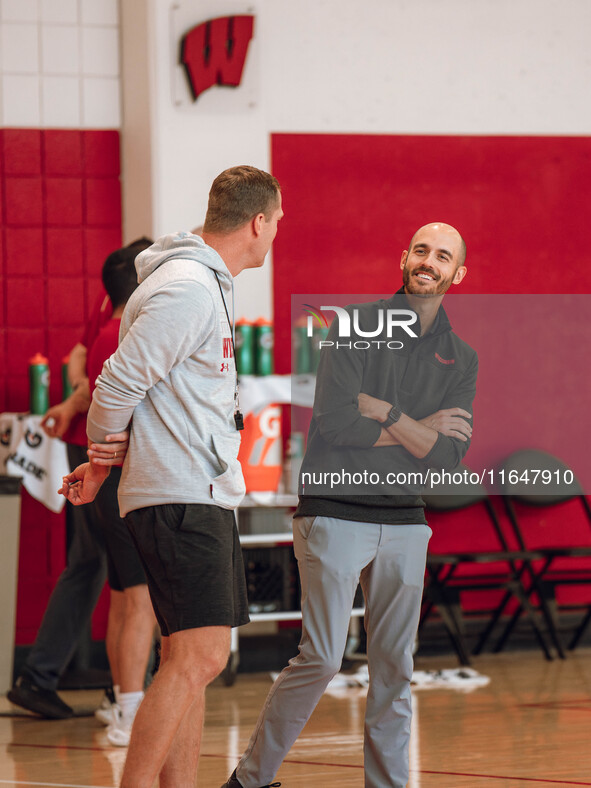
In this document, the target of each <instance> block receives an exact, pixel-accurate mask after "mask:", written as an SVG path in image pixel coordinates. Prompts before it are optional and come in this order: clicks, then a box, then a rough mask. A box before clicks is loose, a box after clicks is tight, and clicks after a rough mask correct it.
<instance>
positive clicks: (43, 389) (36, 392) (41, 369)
mask: <svg viewBox="0 0 591 788" xmlns="http://www.w3.org/2000/svg"><path fill="white" fill-rule="evenodd" d="M48 408H49V361H48V360H47V359H46V358H45V356H43V355H41V353H36V354H35V355H34V356H33V358H32V359H31V360H30V361H29V409H30V411H31V413H32V414H33V415H35V416H42V415H43V414H44V413H46V412H47V410H48Z"/></svg>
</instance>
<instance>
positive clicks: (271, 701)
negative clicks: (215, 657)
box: [222, 222, 478, 788]
mask: <svg viewBox="0 0 591 788" xmlns="http://www.w3.org/2000/svg"><path fill="white" fill-rule="evenodd" d="M465 259H466V245H465V243H464V240H463V239H462V237H461V235H460V234H459V232H458V231H457V230H456V229H455V228H453V227H451V226H450V225H448V224H445V223H442V222H435V223H431V224H428V225H425V226H423V227H421V228H420V229H419V230H417V232H416V233H415V234H414V236H413V237H412V239H411V242H410V244H409V247H408V249H406V250H404V252H403V253H402V258H401V261H400V268H401V270H402V281H403V287H402V288H401V289H400V290H399V291H398V292H397V293H396V294H395V295H394V296H392V298H390V299H387V300H383V301H375V302H372V303H369V304H368V303H365V304H355V305H352V306H349V307H347V308H346V312H347V314H348V315H349V317H350V318H351V320H350V321H345V322H348V323H349V329H350V327H351V325H352V326H353V332H354V333H355V330H357V334H358V337H357V339H358V340H359V341H355V337H354V336H349V338H348V340H345V339H343V338H342V337H343V334H342V333H341V334H339V325H340V323H341V318H342V317H346V316H345V315H343V314H341V315H339V320H335V321H334V322H333V325H332V328H331V331H330V333H329V336H328V340H327V342H326V345H325V347H324V348H323V349H322V352H321V356H320V364H319V368H318V375H317V382H316V393H315V399H314V411H313V418H312V421H311V425H310V431H309V433H308V444H307V449H306V455H305V457H304V461H303V463H302V469H301V476H300V480H301V481H303V482H304V489H303V490H302V487H301V486H300V490H301V492H303V493H305V494H301V495H300V497H299V505H298V509H297V511H296V514H295V517H294V524H293V532H294V551H295V554H296V557H297V560H298V567H299V572H300V579H301V586H302V639H301V642H300V646H299V654H298V656H297V657H295V658H294V659H292V660H291V661H290V663H289V665H288V666H287V667H286V668H285V670H283V672H282V673H281V674H280V676H279V677H278V678H277V680H276V681H275V683H274V684H273V687H272V688H271V691H270V693H269V696H268V698H267V700H266V703H265V706H264V707H263V710H262V712H261V714H260V717H259V720H258V722H257V725H256V727H255V730H254V732H253V734H252V737H251V739H250V742H249V744H248V747H247V749H246V751H245V753H244V755H243V756H242V759H241V760H240V762H239V764H238V766H237V768H236V770H235V771H234V773H233V774H232V776H231V777H230V778H229V779H228V781H227V782H226V783H225V784H224V786H222V788H266V786H270V785H280V783H271V780H273V778H274V777H275V774H276V773H277V770H278V769H279V766H280V765H281V763H282V761H283V759H284V758H285V756H286V755H287V753H288V751H289V749H290V747H291V746H292V744H293V743H294V742H295V740H296V738H297V737H298V735H299V734H300V732H301V730H302V728H303V727H304V725H305V724H306V721H307V720H308V718H309V717H310V715H311V714H312V712H313V710H314V708H315V706H316V704H317V703H318V700H319V699H320V697H321V696H322V693H323V692H324V690H325V688H326V686H327V684H328V682H329V681H330V680H331V679H332V678H333V676H334V675H335V673H337V671H338V670H339V669H340V666H341V662H342V658H343V653H344V649H345V644H346V640H347V632H348V625H349V619H350V615H351V609H352V607H353V600H354V596H355V592H356V589H357V585H358V583H359V582H360V583H361V586H362V589H363V593H364V597H365V628H366V632H367V658H368V663H369V677H370V680H369V690H368V695H367V706H366V714H365V734H364V735H365V742H364V769H365V788H402V786H405V785H406V783H407V780H408V772H409V757H408V747H409V739H410V722H411V713H412V710H411V692H410V680H411V677H412V669H413V657H412V651H413V644H414V640H415V636H416V631H417V626H418V621H419V614H420V606H421V597H422V591H423V580H424V574H425V562H426V554H427V545H428V542H429V537H430V536H431V530H430V528H429V527H428V525H427V522H426V520H425V514H424V502H423V500H422V499H421V497H420V488H421V485H420V484H417V485H414V486H413V484H405V483H404V479H406V478H409V479H410V478H415V479H416V478H418V476H414V477H411V474H413V473H414V474H423V475H424V474H425V473H426V471H427V470H428V469H429V468H438V469H446V470H451V469H452V468H454V467H455V466H456V465H457V464H458V463H459V462H460V461H461V460H462V458H463V457H464V455H465V453H466V451H467V449H468V447H469V444H470V438H471V435H472V426H471V412H472V411H471V409H472V401H473V399H474V394H475V387H476V375H477V369H478V359H477V355H476V353H475V352H474V350H472V348H470V347H469V346H468V345H467V344H466V343H465V342H463V341H462V340H461V339H460V338H459V337H457V336H456V335H455V334H454V333H453V331H452V328H451V325H450V323H449V320H448V318H447V315H446V314H445V311H444V309H443V307H442V306H441V302H442V299H443V296H444V294H445V293H446V292H447V290H448V289H449V288H450V286H451V285H452V284H454V285H458V284H460V282H461V281H462V279H463V278H464V276H465V275H466V272H467V269H466V265H465ZM381 310H385V313H386V314H387V315H389V316H390V317H391V318H392V317H393V318H400V316H402V319H401V320H400V322H401V323H404V322H405V321H407V322H408V326H407V327H408V329H409V331H410V332H411V333H409V331H406V330H402V328H401V329H399V335H400V338H398V336H399V335H398V334H396V335H395V336H394V338H393V335H391V334H389V333H388V331H390V329H391V328H392V321H391V320H390V321H389V320H384V317H383V316H384V311H381ZM388 310H402V311H400V312H398V311H393V312H388ZM380 314H381V318H380ZM380 320H382V321H383V322H382V323H380ZM380 324H381V325H382V327H383V330H382V332H381V333H378V332H377V330H376V326H379V325H380ZM398 325H400V324H398ZM413 335H414V336H413ZM368 337H372V340H371V341H369V340H368V339H367V338H368ZM390 340H392V341H390ZM347 343H349V344H350V346H351V347H348V346H347ZM337 469H342V470H343V471H344V472H348V473H349V477H344V478H343V480H342V483H341V484H340V486H338V485H337V486H333V481H332V477H330V474H329V477H330V478H331V481H330V485H329V484H327V483H326V472H327V471H333V470H337ZM388 472H390V473H394V474H395V476H396V479H397V482H396V484H395V485H389V486H388V485H386V486H383V484H384V482H383V480H384V479H385V478H386V473H388ZM363 474H365V477H366V478H367V477H369V476H371V475H372V474H373V476H371V478H374V479H375V478H378V479H379V481H378V482H377V484H374V485H372V484H365V482H362V483H360V484H355V483H354V484H352V483H351V481H350V478H353V479H354V478H355V477H359V476H363ZM343 476H344V474H343ZM323 479H324V483H323V481H322V480H323ZM401 479H402V480H403V481H402V482H401V481H400V480H401ZM385 492H387V494H384V493H385Z"/></svg>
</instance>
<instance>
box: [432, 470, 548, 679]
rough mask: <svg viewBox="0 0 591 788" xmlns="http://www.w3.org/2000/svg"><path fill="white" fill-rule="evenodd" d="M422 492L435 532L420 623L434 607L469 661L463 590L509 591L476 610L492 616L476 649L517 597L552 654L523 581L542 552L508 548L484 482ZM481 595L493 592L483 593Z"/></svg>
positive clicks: (464, 661)
mask: <svg viewBox="0 0 591 788" xmlns="http://www.w3.org/2000/svg"><path fill="white" fill-rule="evenodd" d="M457 471H459V472H461V473H463V472H464V471H467V473H468V474H470V471H469V470H468V469H467V468H465V466H459V468H457V469H456V472H457ZM422 497H423V500H424V501H425V503H426V516H427V520H428V521H430V522H431V523H432V526H433V531H434V535H433V537H432V539H431V544H430V546H429V555H428V556H427V575H428V578H427V579H428V582H427V586H426V589H425V594H424V603H423V608H422V611H421V620H420V623H419V628H420V627H421V626H422V625H423V624H424V623H425V621H426V620H427V618H428V617H429V615H430V614H431V612H432V610H433V609H434V608H435V609H436V610H437V611H438V612H439V614H440V616H441V618H442V620H443V623H444V625H445V627H446V630H447V633H448V635H449V637H450V639H451V641H452V644H453V647H454V649H455V651H456V653H457V655H458V658H459V661H460V663H461V664H469V663H470V659H469V656H468V649H467V646H466V641H465V628H464V617H463V615H464V614H466V615H467V614H468V611H464V614H463V612H462V607H461V604H460V594H461V593H462V592H465V591H479V592H488V591H497V592H503V591H504V592H505V594H504V596H503V598H502V599H501V601H500V602H499V601H498V594H497V595H496V597H497V599H496V600H495V601H494V602H493V604H492V605H489V606H488V607H486V609H484V610H483V609H479V610H477V611H472V612H473V613H475V614H477V615H479V616H482V615H483V613H486V614H488V616H489V621H488V624H487V626H486V627H485V628H484V630H483V631H482V632H481V633H480V635H479V638H478V642H477V644H476V646H475V647H474V649H473V653H475V654H477V653H479V652H480V651H481V650H482V648H483V647H484V645H485V643H486V642H487V640H488V638H489V636H490V634H491V632H492V631H493V629H494V627H495V625H496V624H497V622H498V620H499V618H500V616H501V614H502V613H503V611H504V610H505V608H506V607H507V603H508V601H509V600H511V599H515V600H517V602H518V604H519V606H520V607H521V608H522V609H524V610H525V612H526V617H527V618H528V621H529V622H530V624H531V626H532V629H533V631H534V633H535V635H536V638H537V640H538V642H539V645H540V648H541V649H542V652H543V653H544V656H545V657H546V659H549V660H550V659H552V654H551V652H550V649H549V647H548V645H547V643H546V638H545V636H544V632H543V631H542V627H541V626H540V622H539V621H538V616H537V613H536V611H535V610H534V608H533V606H532V605H531V603H530V601H529V596H528V593H527V591H526V589H525V588H524V587H523V584H522V575H523V573H524V571H525V570H526V567H527V566H528V563H529V562H531V561H532V560H535V559H536V558H539V557H540V556H539V554H535V553H532V552H531V551H527V550H515V551H512V550H510V549H509V547H508V545H507V542H506V539H505V536H504V534H503V531H502V529H501V527H500V524H499V521H498V518H497V514H496V512H495V509H494V507H493V505H492V503H491V500H490V498H489V497H488V495H487V492H486V490H485V488H484V487H483V486H482V484H480V483H476V484H473V483H468V484H463V485H461V486H457V487H454V493H453V494H439V493H438V494H427V495H425V494H423V496H422ZM462 510H466V512H465V514H460V512H462ZM439 545H441V547H440V546H439ZM480 596H481V597H486V596H490V595H487V594H486V593H483V594H480Z"/></svg>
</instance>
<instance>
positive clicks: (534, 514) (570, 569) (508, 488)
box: [496, 449, 591, 651]
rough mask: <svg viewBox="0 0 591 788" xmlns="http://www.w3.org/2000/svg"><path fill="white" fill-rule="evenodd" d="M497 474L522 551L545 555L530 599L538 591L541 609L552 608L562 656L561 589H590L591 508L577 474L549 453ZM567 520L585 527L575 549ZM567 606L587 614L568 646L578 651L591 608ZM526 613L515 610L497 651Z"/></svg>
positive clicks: (510, 463)
mask: <svg viewBox="0 0 591 788" xmlns="http://www.w3.org/2000/svg"><path fill="white" fill-rule="evenodd" d="M498 472H499V475H500V476H501V480H502V486H503V492H504V502H505V509H506V511H507V515H508V518H509V522H510V524H511V527H512V530H513V533H514V535H515V538H516V540H517V544H518V545H519V547H520V549H522V550H533V551H535V552H536V553H541V554H542V556H543V558H542V561H541V562H539V563H537V564H536V565H535V566H531V567H530V585H529V591H528V597H530V598H531V597H532V596H533V594H534V592H536V594H537V596H538V599H539V602H540V605H545V606H546V607H547V608H548V610H549V612H550V615H551V616H552V618H553V621H554V624H553V626H554V630H555V633H556V635H555V637H556V640H557V642H558V644H559V646H558V648H559V651H560V650H562V646H561V645H560V638H559V635H558V630H559V626H558V608H559V606H561V605H560V603H559V599H558V594H557V589H559V587H561V586H572V585H589V586H590V587H591V560H590V559H591V507H590V506H589V502H588V500H587V498H586V497H585V495H584V493H583V490H582V488H581V485H580V483H579V482H578V480H577V479H576V477H575V476H574V474H573V472H572V470H571V469H570V468H569V467H568V466H567V465H566V464H565V463H564V462H562V461H561V460H559V459H558V458H557V457H554V456H553V455H551V454H548V453H547V452H543V451H540V450H537V449H525V450H523V451H518V452H514V453H513V454H511V455H510V456H509V457H507V459H506V460H505V461H504V462H503V463H502V465H501V466H500V467H499V469H498ZM581 513H582V514H583V517H582V518H581ZM566 520H568V521H569V522H570V524H571V526H572V529H574V527H575V526H576V525H577V524H578V525H579V526H582V527H579V528H578V532H577V537H576V541H577V542H578V543H576V544H573V536H572V533H573V530H572V529H571V530H567V529H565V528H564V527H563V525H564V523H565V521H566ZM563 607H565V608H573V609H574V608H579V609H580V608H581V607H583V608H584V609H586V612H585V614H584V615H583V618H582V620H581V621H580V623H579V625H578V626H577V627H576V629H575V631H574V633H573V635H572V638H571V640H570V642H569V644H568V648H569V649H574V648H575V647H576V645H577V643H578V642H579V640H580V639H581V637H582V635H583V632H584V631H585V629H586V627H587V625H588V624H589V621H591V605H588V603H586V604H584V605H580V604H578V605H571V604H568V605H567V604H565V605H564V606H563ZM521 612H522V609H521V608H519V609H517V610H516V611H515V614H514V615H513V618H512V619H511V620H510V621H509V623H508V624H507V626H506V628H505V632H504V633H503V635H502V637H501V639H500V640H499V642H498V643H497V647H496V650H500V649H501V648H502V647H503V645H504V643H505V640H506V638H507V637H508V635H509V633H510V632H511V630H512V629H513V627H514V626H515V623H516V622H517V620H518V619H519V616H520V615H521Z"/></svg>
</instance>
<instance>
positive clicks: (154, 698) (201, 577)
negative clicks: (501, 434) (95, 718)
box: [62, 166, 283, 788]
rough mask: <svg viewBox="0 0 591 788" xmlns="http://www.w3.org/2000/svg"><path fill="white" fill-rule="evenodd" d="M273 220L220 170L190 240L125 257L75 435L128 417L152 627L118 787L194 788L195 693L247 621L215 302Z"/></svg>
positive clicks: (235, 420) (82, 483)
mask: <svg viewBox="0 0 591 788" xmlns="http://www.w3.org/2000/svg"><path fill="white" fill-rule="evenodd" d="M282 216H283V211H282V207H281V191H280V188H279V184H278V182H277V180H276V179H275V178H273V177H272V176H271V175H269V174H268V173H266V172H263V171H261V170H258V169H256V168H254V167H250V166H240V167H233V168H231V169H229V170H226V171H224V172H223V173H221V174H220V175H219V176H218V177H217V178H216V179H215V180H214V182H213V184H212V187H211V190H210V193H209V202H208V209H207V215H206V219H205V224H204V227H203V233H202V238H200V237H198V236H196V235H192V234H190V233H174V234H171V235H167V236H164V237H162V238H160V239H158V241H156V243H155V244H154V245H153V246H152V247H151V248H150V249H147V250H146V251H145V252H143V253H142V254H141V255H140V256H139V257H138V258H137V260H136V267H137V270H138V275H139V279H140V285H139V287H138V288H137V290H136V291H135V292H134V294H133V295H132V296H131V298H130V299H129V301H128V303H127V306H126V308H125V311H124V314H123V318H122V321H121V341H120V344H119V347H118V349H117V352H116V353H115V354H114V355H113V356H112V357H111V358H110V359H109V360H108V361H107V362H106V364H105V366H104V367H103V371H102V373H101V375H100V377H99V379H98V381H97V388H96V391H95V393H94V397H93V401H92V405H91V407H90V411H89V414H88V435H89V438H90V439H92V440H101V441H102V439H103V437H104V435H105V434H106V433H109V432H115V431H119V430H120V429H125V428H126V427H127V426H128V425H129V423H130V421H131V419H132V417H133V422H132V426H131V434H130V444H129V451H128V453H127V456H126V458H125V462H124V465H123V472H122V476H121V482H120V484H119V504H120V508H121V513H122V515H125V520H126V523H127V525H128V527H129V529H130V531H131V533H132V535H133V537H134V541H135V543H136V545H137V547H138V551H139V553H140V556H141V558H142V561H143V564H144V568H145V570H146V577H147V579H148V586H149V588H150V594H151V597H152V602H153V605H154V609H155V612H156V617H157V619H158V623H159V624H160V628H161V630H162V660H161V665H160V669H159V671H158V673H157V674H156V677H155V678H154V681H153V682H152V684H151V686H150V687H149V689H148V691H147V692H146V697H145V698H144V700H143V702H142V704H141V706H140V708H139V710H138V713H137V715H136V718H135V722H134V724H133V729H132V733H131V741H130V744H129V750H128V753H127V760H126V764H125V771H124V773H123V778H122V781H121V786H122V787H123V788H151V786H152V785H153V784H154V781H155V780H156V778H158V777H159V781H160V788H181V786H183V788H184V787H185V786H191V785H195V780H196V774H197V766H198V761H199V750H200V744H201V732H202V727H203V716H204V704H205V688H206V687H207V685H208V684H209V683H210V682H211V681H213V679H214V678H215V677H216V676H217V675H219V673H220V672H221V671H222V670H223V668H224V667H225V665H226V663H227V660H228V656H229V652H230V629H231V627H233V626H239V625H241V624H244V623H246V622H247V621H248V604H247V598H246V582H245V577H244V566H243V563H242V551H241V547H240V541H239V538H238V531H237V528H236V521H235V518H234V513H233V509H234V508H235V507H236V506H237V505H238V504H239V503H240V501H241V500H242V497H243V495H244V480H243V478H242V472H241V469H240V464H239V463H238V448H239V445H240V433H239V430H240V429H241V420H242V414H241V413H240V412H239V409H238V403H237V383H236V367H235V363H234V352H233V343H232V327H231V321H230V308H229V299H230V296H231V294H232V290H233V277H235V276H237V275H238V274H239V273H240V272H241V271H243V270H245V269H247V268H255V267H259V266H262V265H263V262H264V260H265V257H266V255H267V252H268V251H269V249H270V247H271V244H272V242H273V239H274V237H275V234H276V232H277V223H278V221H279V220H280V219H281V217H282ZM115 425H117V427H116V428H115ZM108 470H109V469H108V468H98V467H96V466H94V465H92V464H89V463H86V464H84V465H82V466H80V467H79V468H76V469H75V471H74V472H73V473H71V474H69V475H68V476H66V477H64V484H63V487H62V493H63V494H64V495H66V496H67V497H68V499H69V500H70V501H71V502H73V503H77V504H83V503H86V502H88V501H90V500H92V499H93V498H94V497H95V495H96V494H97V491H98V489H99V488H100V486H101V484H102V482H103V481H104V479H105V477H106V475H107V474H108Z"/></svg>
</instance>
